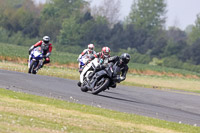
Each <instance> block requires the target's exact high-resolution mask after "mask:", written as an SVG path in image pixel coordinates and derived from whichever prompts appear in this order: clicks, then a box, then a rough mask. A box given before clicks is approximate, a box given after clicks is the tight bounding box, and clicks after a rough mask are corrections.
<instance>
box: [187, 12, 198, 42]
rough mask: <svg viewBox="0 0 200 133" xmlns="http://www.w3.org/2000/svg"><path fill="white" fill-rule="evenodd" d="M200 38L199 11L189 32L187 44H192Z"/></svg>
mask: <svg viewBox="0 0 200 133" xmlns="http://www.w3.org/2000/svg"><path fill="white" fill-rule="evenodd" d="M199 38H200V13H199V14H197V19H196V21H195V25H194V26H193V28H192V32H191V33H190V34H189V44H190V45H192V44H193V43H194V42H196V41H197V40H198V39H199Z"/></svg>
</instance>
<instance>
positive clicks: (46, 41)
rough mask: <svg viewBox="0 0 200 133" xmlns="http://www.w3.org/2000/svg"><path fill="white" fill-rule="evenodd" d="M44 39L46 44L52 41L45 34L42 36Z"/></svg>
mask: <svg viewBox="0 0 200 133" xmlns="http://www.w3.org/2000/svg"><path fill="white" fill-rule="evenodd" d="M42 40H43V42H44V43H45V44H48V43H49V41H50V37H49V36H44V37H43V38H42Z"/></svg>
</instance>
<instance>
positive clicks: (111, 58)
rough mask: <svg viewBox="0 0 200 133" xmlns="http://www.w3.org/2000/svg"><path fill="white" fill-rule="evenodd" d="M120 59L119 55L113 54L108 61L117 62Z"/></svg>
mask: <svg viewBox="0 0 200 133" xmlns="http://www.w3.org/2000/svg"><path fill="white" fill-rule="evenodd" d="M118 60H119V57H118V56H112V57H110V58H109V59H108V62H116V61H118Z"/></svg>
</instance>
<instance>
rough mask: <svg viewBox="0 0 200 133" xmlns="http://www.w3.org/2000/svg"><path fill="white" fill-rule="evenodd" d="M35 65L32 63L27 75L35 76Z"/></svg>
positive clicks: (35, 63)
mask: <svg viewBox="0 0 200 133" xmlns="http://www.w3.org/2000/svg"><path fill="white" fill-rule="evenodd" d="M37 64H38V63H37V62H36V61H32V62H31V64H30V68H29V70H28V73H32V74H36V73H37V72H36V71H35V70H34V69H35V68H36V67H37Z"/></svg>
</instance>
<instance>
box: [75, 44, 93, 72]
mask: <svg viewBox="0 0 200 133" xmlns="http://www.w3.org/2000/svg"><path fill="white" fill-rule="evenodd" d="M94 54H96V52H95V51H94V44H88V48H87V49H85V50H83V52H82V53H81V54H80V55H79V57H78V59H77V61H80V59H81V58H82V57H84V58H88V59H89V58H90V57H91V56H93V55H94ZM84 64H86V62H85V63H84ZM83 67H84V66H82V65H81V64H80V63H79V72H80V73H81V72H82V70H83Z"/></svg>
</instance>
